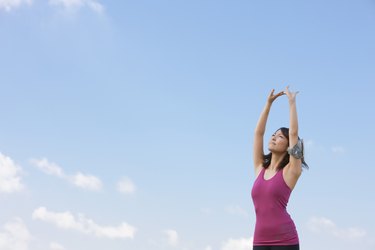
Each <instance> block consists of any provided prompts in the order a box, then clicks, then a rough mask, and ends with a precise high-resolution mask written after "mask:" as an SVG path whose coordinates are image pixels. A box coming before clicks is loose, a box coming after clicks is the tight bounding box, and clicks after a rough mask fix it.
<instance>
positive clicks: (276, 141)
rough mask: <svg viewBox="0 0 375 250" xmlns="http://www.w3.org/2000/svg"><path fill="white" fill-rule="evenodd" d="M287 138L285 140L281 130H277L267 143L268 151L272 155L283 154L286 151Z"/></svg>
mask: <svg viewBox="0 0 375 250" xmlns="http://www.w3.org/2000/svg"><path fill="white" fill-rule="evenodd" d="M288 144H289V142H288V138H286V137H285V136H284V135H283V133H282V132H281V130H277V131H276V132H275V133H274V134H273V135H272V136H271V140H270V142H269V143H268V149H269V151H271V152H273V153H284V152H286V151H287V149H288Z"/></svg>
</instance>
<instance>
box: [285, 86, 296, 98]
mask: <svg viewBox="0 0 375 250" xmlns="http://www.w3.org/2000/svg"><path fill="white" fill-rule="evenodd" d="M298 93H299V91H296V92H291V91H290V90H289V86H287V87H286V88H285V91H284V94H285V95H286V96H287V97H288V99H289V101H294V100H295V99H296V96H297V94H298Z"/></svg>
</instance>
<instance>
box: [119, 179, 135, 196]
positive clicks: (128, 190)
mask: <svg viewBox="0 0 375 250" xmlns="http://www.w3.org/2000/svg"><path fill="white" fill-rule="evenodd" d="M117 190H118V191H119V192H121V193H124V194H134V193H135V190H136V187H135V185H134V183H133V182H132V180H130V179H129V178H128V177H124V178H122V179H121V180H120V181H119V182H118V183H117Z"/></svg>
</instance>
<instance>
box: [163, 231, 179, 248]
mask: <svg viewBox="0 0 375 250" xmlns="http://www.w3.org/2000/svg"><path fill="white" fill-rule="evenodd" d="M164 234H165V236H166V241H167V244H168V245H169V246H171V247H176V246H177V245H178V241H179V239H178V233H177V232H176V231H175V230H172V229H168V230H165V231H164Z"/></svg>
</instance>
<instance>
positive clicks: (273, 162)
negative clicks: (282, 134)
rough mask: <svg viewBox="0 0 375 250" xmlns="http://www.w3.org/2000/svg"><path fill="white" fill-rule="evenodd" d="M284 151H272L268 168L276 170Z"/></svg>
mask: <svg viewBox="0 0 375 250" xmlns="http://www.w3.org/2000/svg"><path fill="white" fill-rule="evenodd" d="M284 156H285V153H284V154H275V153H272V158H271V163H270V165H269V167H268V168H269V169H270V170H273V171H277V169H278V167H279V165H280V163H281V162H282V160H283V159H284Z"/></svg>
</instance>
